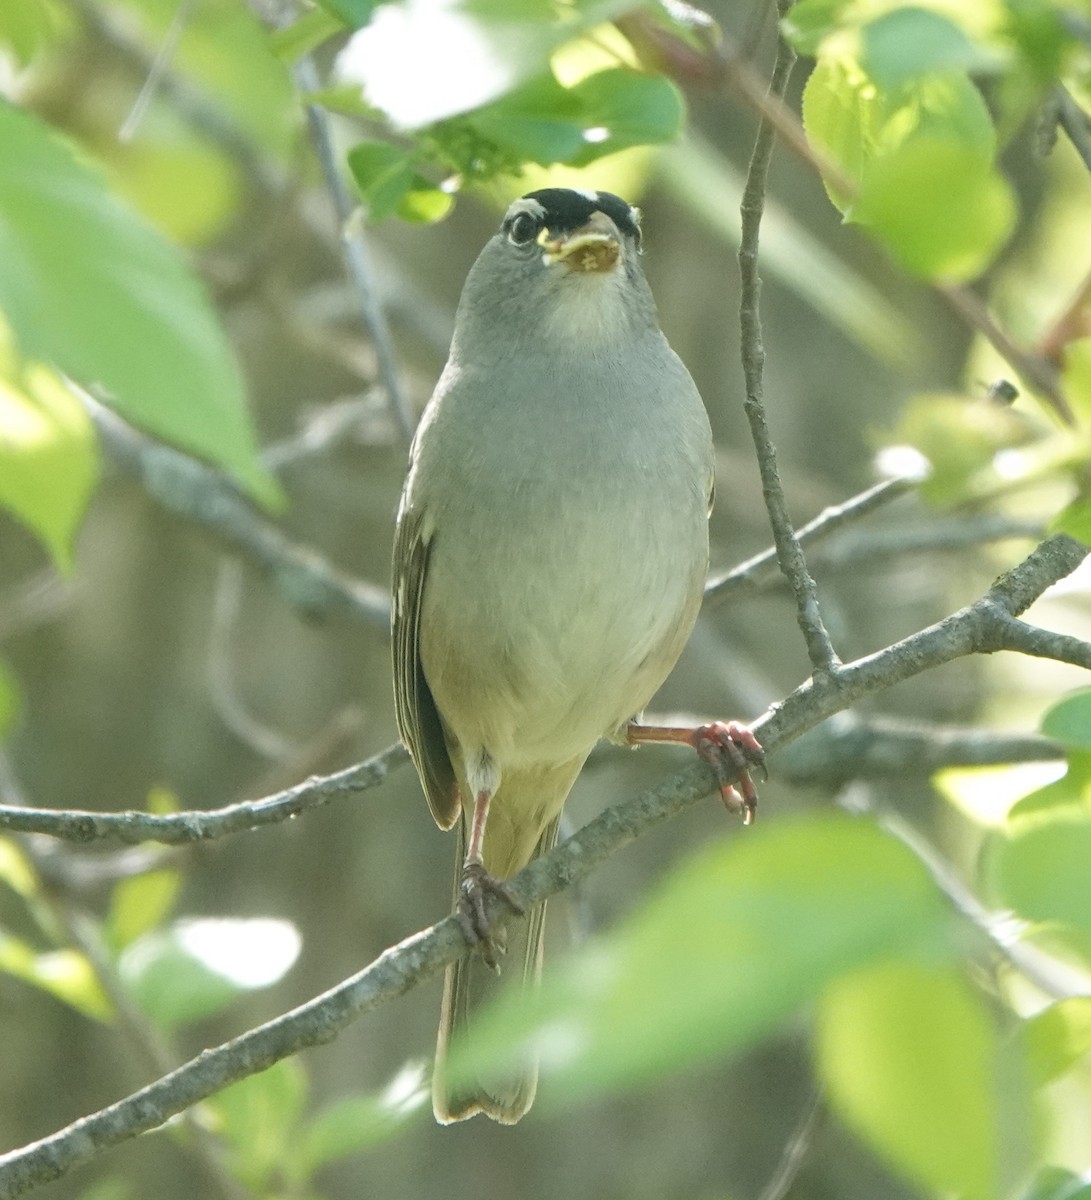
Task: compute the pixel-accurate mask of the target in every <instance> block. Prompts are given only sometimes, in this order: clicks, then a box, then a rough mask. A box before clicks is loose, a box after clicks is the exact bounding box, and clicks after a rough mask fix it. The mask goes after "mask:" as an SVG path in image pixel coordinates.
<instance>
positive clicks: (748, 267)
mask: <svg viewBox="0 0 1091 1200" xmlns="http://www.w3.org/2000/svg"><path fill="white" fill-rule="evenodd" d="M790 5H791V0H781V4H780V6H779V7H780V9H781V11H782V14H783V11H784V10H786V9H787V8H788V7H790ZM795 59H796V56H795V51H794V50H793V49H792V48H791V46H789V44H788V42H787V41H786V40H785V39H784V38H780V39H779V40H778V42H777V58H776V63H775V64H774V66H773V76H772V79H771V81H770V83H769V92H770V94H771V95H773V96H776V97H777V98H778V99H779V98H780V97H782V96H783V95H784V89H785V88H786V87H787V85H788V79H789V76H790V75H791V72H792V67H793V65H794V64H795ZM773 138H774V128H773V125H772V124H771V123H770V121H769V120H768V119H767V117H766V116H765V115H763V116H762V120H761V124H760V126H759V127H758V135H757V139H756V140H755V142H754V151H753V154H752V155H751V157H750V167H749V169H748V171H747V174H746V186H745V188H744V189H743V199H742V235H741V237H740V240H739V274H740V276H741V296H740V300H739V321H740V324H741V326H742V368H743V375H744V376H745V379H746V399H745V401H744V403H743V407H744V408H745V410H746V416H747V420H748V421H749V422H750V435H751V437H752V438H753V439H754V449H755V452H756V453H757V459H758V470H759V472H760V473H761V487H762V494H763V495H764V497H765V507H766V509H767V510H768V512H769V523H770V525H771V526H772V528H773V541H774V543H775V545H776V548H777V561H778V562H779V563H780V569H781V570H782V571H783V572H784V574H785V576H786V577H787V579H788V582H789V584H791V588H792V591H793V593H794V594H795V599H796V620H797V622H798V624H799V628H800V630H801V631H802V633H803V639H804V641H805V642H806V643H807V653H808V654H809V655H810V659H811V665H812V666H813V667H814V669H815V671H816V672H820V673H821V672H825V671H829V670H830V669H831V668H833V667H834V666H836V665H837V662H838V658H837V654H836V652H835V651H834V648H833V643H832V642H831V641H830V635H829V634H828V633H827V632H826V626H825V624H824V623H823V621H822V613H821V610H820V609H819V605H818V589H817V588H816V587H815V582H814V579H813V578H812V577H811V574H810V572H809V571H808V570H807V563H806V560H805V559H804V557H803V551H802V549H801V548H800V545H799V541H798V539H797V538H796V535H795V531H794V530H793V528H792V521H791V518H790V517H789V516H788V506H787V504H786V503H785V500H784V489H783V487H782V486H781V483H780V472H779V471H778V470H777V455H776V447H775V446H774V445H773V439H772V437H771V435H770V433H769V425H768V423H767V421H766V419H765V400H764V394H763V392H764V388H763V383H762V373H763V370H764V367H765V349H764V347H763V345H762V336H761V315H760V311H759V301H760V296H761V278H760V277H759V275H758V239H759V234H760V230H761V217H762V210H763V208H764V206H765V188H766V182H767V180H768V177H769V162H770V159H771V158H772V153H773Z"/></svg>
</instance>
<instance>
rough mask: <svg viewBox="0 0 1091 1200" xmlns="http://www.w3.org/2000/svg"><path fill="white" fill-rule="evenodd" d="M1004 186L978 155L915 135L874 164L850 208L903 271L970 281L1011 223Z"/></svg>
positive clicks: (1008, 231) (986, 262)
mask: <svg viewBox="0 0 1091 1200" xmlns="http://www.w3.org/2000/svg"><path fill="white" fill-rule="evenodd" d="M1015 218H1016V204H1015V198H1014V195H1013V193H1012V190H1011V188H1010V187H1009V185H1008V183H1007V182H1006V181H1005V180H1004V179H1003V178H1001V176H1000V175H998V174H997V173H996V171H995V170H994V169H993V166H992V163H991V162H990V160H989V158H988V157H986V156H985V155H982V154H981V153H979V152H978V151H975V150H969V149H966V148H965V147H963V146H960V145H958V144H956V143H953V142H949V141H946V140H941V139H939V138H932V137H916V138H913V139H912V140H910V141H907V142H906V143H905V144H904V145H902V146H900V147H898V149H896V150H894V151H891V152H890V153H887V154H884V155H882V156H881V157H880V158H878V159H876V161H875V162H874V163H872V164H871V166H870V168H869V169H868V171H867V173H866V174H865V176H864V178H863V180H862V181H861V185H860V192H859V194H858V196H857V198H856V201H855V203H854V204H853V206H852V220H853V221H854V222H856V223H857V224H860V225H863V226H865V227H866V228H867V229H868V230H869V231H870V232H871V233H872V234H874V235H875V236H876V237H877V238H878V239H879V240H880V241H881V242H882V243H883V245H884V246H885V247H886V249H887V250H888V251H889V253H890V254H891V255H892V256H893V257H894V258H895V259H896V260H897V262H898V263H900V264H901V266H902V267H904V268H905V269H906V270H907V271H909V272H910V273H911V274H913V275H918V276H920V277H921V278H924V279H933V280H947V281H959V280H966V279H972V278H974V277H975V276H977V275H980V274H981V272H982V271H983V270H984V269H985V268H986V267H987V266H988V265H989V263H990V262H991V261H992V260H993V258H994V257H995V256H996V254H997V253H998V251H999V250H1000V248H1001V247H1002V246H1003V244H1004V243H1005V242H1006V241H1007V239H1008V237H1009V235H1010V234H1011V231H1012V229H1013V228H1014V226H1015Z"/></svg>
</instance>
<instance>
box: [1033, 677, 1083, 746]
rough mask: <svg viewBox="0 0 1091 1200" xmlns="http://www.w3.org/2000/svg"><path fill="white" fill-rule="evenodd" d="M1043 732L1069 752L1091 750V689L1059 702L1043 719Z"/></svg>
mask: <svg viewBox="0 0 1091 1200" xmlns="http://www.w3.org/2000/svg"><path fill="white" fill-rule="evenodd" d="M1042 732H1043V733H1044V734H1045V735H1046V737H1050V738H1053V739H1054V741H1057V742H1060V743H1061V745H1063V746H1064V747H1066V749H1069V750H1091V688H1085V689H1084V690H1083V691H1080V692H1074V693H1073V694H1072V695H1071V696H1066V697H1065V698H1064V699H1063V700H1059V701H1058V702H1057V703H1056V704H1054V705H1053V707H1052V708H1050V709H1049V710H1048V711H1047V712H1046V714H1045V716H1043V717H1042Z"/></svg>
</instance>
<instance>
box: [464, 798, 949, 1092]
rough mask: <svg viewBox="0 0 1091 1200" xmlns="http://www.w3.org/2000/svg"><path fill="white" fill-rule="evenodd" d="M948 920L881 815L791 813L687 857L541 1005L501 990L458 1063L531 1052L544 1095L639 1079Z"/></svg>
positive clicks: (723, 1049) (696, 1056) (544, 994)
mask: <svg viewBox="0 0 1091 1200" xmlns="http://www.w3.org/2000/svg"><path fill="white" fill-rule="evenodd" d="M945 930H946V916H945V913H944V910H943V906H942V905H941V904H940V902H939V900H938V898H937V895H936V892H935V889H934V887H933V885H932V883H931V880H930V879H929V877H928V875H927V873H926V872H925V871H924V869H923V867H922V866H921V865H920V863H919V862H918V861H917V860H916V859H915V858H914V857H913V855H912V854H910V853H909V852H908V851H907V850H906V849H905V848H904V847H903V846H902V845H900V844H899V843H898V842H896V841H894V840H893V839H892V838H890V837H887V836H886V835H884V834H882V833H881V832H879V831H878V830H877V829H876V828H875V827H874V826H873V825H871V824H869V823H868V822H866V821H860V820H855V821H854V820H850V819H848V818H845V817H840V816H833V815H824V816H821V817H813V818H810V819H808V820H801V821H794V822H781V823H778V824H777V825H776V826H769V827H767V828H766V829H764V830H757V831H755V832H754V834H753V835H750V834H748V835H747V836H746V837H745V838H739V839H734V840H732V841H730V842H728V843H724V844H721V845H718V846H715V847H712V848H710V849H709V850H708V851H706V852H705V853H703V854H700V855H698V856H697V857H695V858H694V859H692V860H691V861H689V862H687V863H685V864H684V865H683V866H682V867H681V868H679V869H678V870H677V871H675V872H674V873H673V874H672V876H671V877H670V878H669V879H668V880H666V881H665V883H664V884H663V885H662V886H661V887H660V888H659V889H657V891H656V893H655V894H654V895H653V896H652V897H651V898H650V899H649V900H648V902H647V903H646V904H645V905H644V907H643V908H642V910H641V911H640V912H638V913H636V914H635V915H634V916H633V917H632V918H631V919H630V920H629V921H628V922H627V923H626V924H625V926H624V927H622V928H621V929H620V930H618V931H617V933H616V934H615V935H613V936H612V937H610V938H601V939H599V940H597V941H596V942H594V943H593V944H591V945H590V946H588V947H587V948H586V949H585V950H583V951H581V952H580V953H579V954H577V955H575V956H573V958H572V959H571V960H570V961H569V962H568V963H567V964H559V965H557V966H555V967H553V968H552V969H551V972H550V973H549V974H548V975H547V977H546V979H545V981H544V984H543V988H542V990H541V992H540V993H539V995H538V996H537V997H536V998H534V999H533V1001H532V1002H531V1003H526V1004H521V1003H520V1002H519V996H518V994H517V992H515V993H509V994H508V996H506V997H501V998H500V1000H499V1002H498V1003H497V1005H496V1006H495V1007H494V1008H493V1009H491V1010H490V1011H489V1012H486V1013H484V1014H483V1015H482V1018H481V1020H480V1022H479V1024H478V1025H477V1027H476V1029H474V1030H471V1032H470V1034H469V1036H468V1038H467V1040H466V1041H465V1042H464V1043H462V1047H463V1053H462V1056H461V1057H459V1056H458V1055H456V1054H454V1053H453V1054H452V1060H451V1062H450V1063H449V1074H450V1075H451V1076H452V1077H456V1078H457V1077H458V1075H459V1074H460V1073H462V1072H465V1074H466V1075H467V1076H469V1075H472V1074H475V1073H478V1072H492V1071H494V1070H503V1069H504V1068H510V1067H511V1066H512V1065H513V1064H514V1063H516V1062H517V1061H518V1060H519V1059H520V1057H521V1056H522V1055H523V1054H525V1053H527V1052H528V1051H529V1052H533V1051H534V1050H537V1052H538V1053H539V1054H540V1056H541V1062H542V1072H543V1076H544V1077H546V1078H548V1079H549V1084H548V1086H546V1087H544V1088H543V1089H542V1096H541V1102H542V1103H546V1104H548V1103H549V1102H550V1099H551V1098H552V1100H553V1102H555V1103H561V1102H563V1101H564V1100H565V1099H570V1098H572V1097H574V1096H582V1095H588V1094H592V1093H595V1092H600V1091H603V1090H608V1089H614V1088H618V1087H621V1086H623V1085H632V1084H634V1083H636V1082H639V1081H641V1080H647V1079H651V1078H655V1077H657V1076H660V1075H664V1074H667V1073H670V1072H675V1071H679V1070H683V1069H685V1068H686V1067H687V1066H690V1065H692V1064H693V1063H695V1062H708V1061H711V1060H713V1059H715V1058H717V1057H719V1056H722V1055H727V1054H730V1053H731V1052H733V1051H737V1050H739V1049H740V1048H742V1047H743V1046H747V1045H750V1044H752V1043H753V1042H755V1041H756V1040H757V1039H758V1038H760V1037H762V1036H763V1035H766V1034H767V1033H768V1032H769V1031H770V1030H772V1029H773V1028H775V1027H776V1026H777V1024H779V1023H780V1022H781V1021H782V1020H784V1018H785V1017H787V1016H788V1015H789V1014H790V1013H792V1012H793V1011H795V1010H796V1009H797V1008H798V1007H799V1006H800V1005H801V1004H803V1003H804V1002H805V1001H807V1000H809V999H812V998H813V997H815V996H816V995H817V994H818V992H819V991H820V990H821V988H822V987H823V986H824V985H825V984H826V983H828V982H829V981H830V980H831V979H832V978H834V977H836V976H837V975H838V974H839V973H840V972H843V971H846V970H849V969H851V968H853V967H855V966H859V965H860V964H863V963H867V962H870V961H873V960H874V959H876V958H882V957H885V956H888V955H891V954H898V953H911V952H914V951H915V950H917V949H918V948H920V946H921V945H922V944H927V945H929V946H932V947H933V948H938V947H939V946H940V945H942V944H943V942H944V938H945ZM665 963H666V964H669V969H667V970H665V969H664V964H665Z"/></svg>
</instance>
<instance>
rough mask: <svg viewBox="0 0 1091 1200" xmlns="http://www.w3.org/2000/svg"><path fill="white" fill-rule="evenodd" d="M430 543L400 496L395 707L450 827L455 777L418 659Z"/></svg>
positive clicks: (444, 825)
mask: <svg viewBox="0 0 1091 1200" xmlns="http://www.w3.org/2000/svg"><path fill="white" fill-rule="evenodd" d="M431 544H432V539H431V538H429V537H427V536H426V535H425V531H424V528H423V521H422V519H421V515H420V513H417V512H414V511H413V510H412V509H410V508H409V506H408V504H405V503H404V502H403V507H402V511H401V513H400V514H399V516H398V526H397V530H396V531H395V534H394V589H393V590H394V603H393V613H394V617H393V641H394V711H395V714H396V715H397V719H398V731H399V733H401V735H402V741H403V742H405V744H406V746H407V747H408V749H409V753H410V754H411V755H412V756H413V762H414V764H415V765H416V768H417V773H418V774H419V775H420V779H421V783H422V785H423V786H424V793H425V795H426V796H427V798H428V807H429V808H430V809H431V810H432V816H433V817H435V819H436V824H437V825H439V827H440V828H441V829H450V828H451V826H452V825H454V823H455V822H456V821H457V820H458V818H459V814H460V813H461V812H462V804H461V801H460V799H459V792H458V780H457V779H456V777H455V769H454V767H453V766H452V765H451V756H450V754H449V753H448V751H447V743H446V740H445V739H444V736H443V723H442V721H441V720H440V715H439V710H438V709H437V708H436V702H435V700H434V699H433V698H432V692H431V689H430V688H429V687H428V680H427V679H425V677H424V668H423V666H422V665H421V659H420V620H421V608H422V600H423V597H424V586H425V580H426V578H427V575H428V556H429V552H430V549H431Z"/></svg>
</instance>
